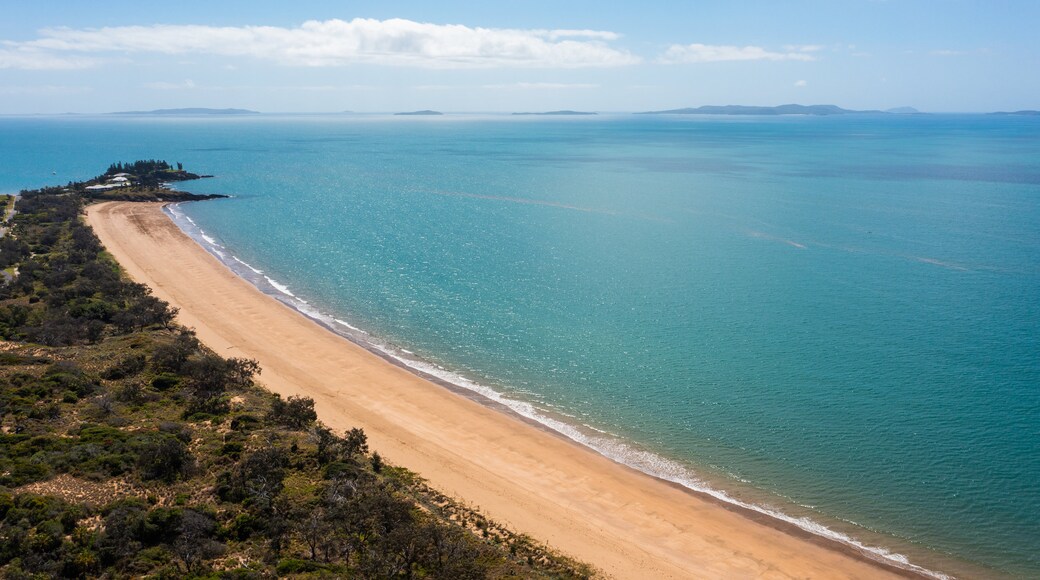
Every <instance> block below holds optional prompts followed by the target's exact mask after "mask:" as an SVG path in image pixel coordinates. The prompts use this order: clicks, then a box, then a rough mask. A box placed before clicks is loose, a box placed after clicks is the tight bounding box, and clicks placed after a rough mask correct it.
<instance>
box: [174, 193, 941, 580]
mask: <svg viewBox="0 0 1040 580" xmlns="http://www.w3.org/2000/svg"><path fill="white" fill-rule="evenodd" d="M180 203H185V202H180ZM180 203H173V204H169V205H166V206H165V207H164V211H165V213H166V214H167V215H168V216H169V217H170V218H171V219H172V220H173V222H174V223H175V224H176V225H177V226H178V227H179V228H180V229H181V230H182V231H183V232H184V233H185V234H187V235H188V236H189V237H191V238H192V239H193V240H195V241H196V243H198V244H199V245H200V246H201V247H202V248H204V249H205V250H206V251H207V252H209V253H210V254H212V255H214V256H215V257H216V258H217V259H218V260H220V262H221V263H223V264H224V265H225V266H226V267H228V268H229V269H230V270H231V271H232V272H234V273H235V274H236V275H238V276H239V277H241V278H243V279H245V280H246V281H248V282H249V283H251V284H252V285H254V286H256V287H257V288H258V289H259V290H261V291H262V292H264V293H265V294H268V295H270V296H272V297H274V298H275V299H277V300H279V301H280V302H282V303H283V304H285V305H287V306H289V307H291V308H293V309H295V310H296V311H298V312H299V313H300V314H303V315H304V316H306V317H308V318H310V319H311V320H313V321H315V322H317V323H319V324H320V325H322V326H324V327H325V328H327V329H329V330H330V331H332V332H335V333H336V334H339V335H340V336H343V337H344V338H346V339H348V340H350V341H352V342H354V343H355V344H358V345H359V346H361V347H363V348H365V349H367V350H369V351H372V352H374V353H376V354H379V355H380V356H382V357H384V358H386V359H388V360H390V361H391V362H393V363H395V364H398V365H400V366H404V367H406V368H408V369H410V370H412V371H413V372H415V374H418V375H419V376H422V377H423V378H427V379H433V380H434V382H439V383H444V384H447V385H450V386H452V387H455V388H456V389H461V390H463V391H466V392H469V393H473V394H475V395H478V397H477V400H481V399H483V400H486V401H491V402H493V403H496V404H497V405H500V406H502V407H505V408H507V409H508V410H510V411H512V412H513V413H515V414H517V415H519V416H521V417H523V418H525V419H527V420H529V421H533V422H535V423H537V424H539V425H541V426H543V427H545V428H547V429H550V430H551V431H553V432H556V433H558V434H560V435H562V436H564V437H566V438H567V439H570V440H572V441H574V442H576V443H579V444H581V445H583V446H585V447H587V448H589V449H592V450H593V451H595V452H596V453H598V454H600V455H602V456H604V457H606V458H608V459H611V460H612V461H615V462H617V463H619V464H622V465H625V466H628V467H631V468H633V469H636V470H638V471H640V472H642V473H645V474H647V475H650V476H652V477H656V478H658V479H661V480H664V481H668V482H671V483H675V484H678V485H680V486H682V487H684V488H687V489H689V490H691V491H694V492H697V493H701V494H705V495H707V496H710V497H712V498H714V499H716V500H718V501H720V502H723V503H725V504H729V505H732V506H736V507H738V508H741V509H744V510H749V511H752V512H756V513H759V514H762V515H765V516H768V517H770V518H773V519H775V520H777V521H779V522H783V523H786V524H789V525H793V526H795V527H797V528H799V529H801V530H803V531H805V532H808V533H811V534H814V535H817V536H820V537H823V538H826V539H828V540H832V541H835V542H838V543H840V544H843V545H846V546H849V547H852V548H854V549H855V550H857V551H859V552H861V553H863V554H864V555H865V556H867V557H869V558H871V559H873V560H876V561H879V562H883V563H886V564H889V565H893V566H895V567H898V568H902V569H905V570H908V571H911V572H914V573H917V574H920V575H923V576H927V577H931V578H939V579H948V578H950V577H949V576H947V575H945V574H942V573H940V572H936V571H933V570H929V569H927V568H923V567H921V566H917V565H915V564H912V563H911V562H910V561H909V559H908V558H907V556H905V555H903V554H900V553H897V552H893V551H891V550H888V549H886V548H884V547H881V546H871V545H867V544H865V543H863V542H861V541H859V540H857V539H855V538H854V537H852V536H850V535H848V534H846V533H843V532H840V531H837V530H834V529H831V528H829V527H827V526H826V525H824V524H822V523H820V522H817V521H815V520H813V519H811V518H809V517H799V516H792V515H789V514H786V513H784V512H783V511H781V510H780V509H777V508H775V507H771V506H768V505H761V504H757V503H753V502H749V501H744V500H742V499H739V498H737V497H734V496H733V495H732V494H730V493H728V492H726V491H724V490H722V489H720V488H718V487H715V486H712V485H710V484H709V483H708V482H706V481H705V480H704V479H702V478H701V477H699V476H697V474H696V473H694V472H693V471H692V470H691V469H690V468H689V467H687V466H685V465H683V464H681V463H679V462H677V461H674V460H671V459H668V458H666V457H662V456H660V455H658V454H655V453H653V452H650V451H646V450H642V449H639V448H637V447H636V446H634V445H633V444H631V443H629V442H626V441H624V440H622V439H621V438H619V437H616V436H612V435H610V434H609V433H606V432H604V431H602V430H599V429H596V428H594V427H591V426H587V425H583V424H577V425H576V424H573V423H569V422H566V421H564V420H561V419H560V418H558V416H559V415H560V413H549V412H548V411H546V410H543V409H539V408H538V407H536V406H535V405H534V404H532V403H530V402H526V401H521V400H517V399H512V398H509V397H507V396H505V395H503V394H502V393H500V392H498V391H496V390H495V389H493V388H491V387H489V386H487V385H483V384H480V383H477V382H474V381H472V380H470V379H468V378H466V377H465V376H462V375H461V374H458V373H455V372H453V371H451V370H449V369H446V368H444V367H443V366H440V365H437V364H435V363H431V362H428V361H425V360H422V359H421V358H419V357H417V356H415V355H414V353H412V352H411V351H408V350H406V349H404V348H401V347H398V346H395V345H393V344H390V343H388V342H386V341H383V340H381V339H379V338H377V337H374V336H373V335H371V334H370V333H368V332H366V331H364V330H363V329H361V328H358V327H357V326H354V325H352V324H350V323H349V322H347V321H344V320H341V319H339V318H335V317H333V316H331V315H329V314H326V313H324V312H321V311H320V310H318V309H317V308H315V307H313V306H312V305H310V304H309V303H308V302H307V301H306V300H303V299H302V298H300V297H298V296H297V295H296V294H294V293H293V292H292V290H291V289H290V287H289V286H288V285H286V284H284V283H282V282H279V281H277V280H275V279H273V278H271V277H270V276H268V275H266V274H265V273H264V272H263V271H262V270H260V269H257V268H255V267H253V266H251V265H249V264H248V263H246V262H245V261H243V260H241V259H240V258H238V257H237V256H235V255H233V254H231V253H230V251H229V250H228V248H227V247H226V246H224V245H223V244H221V243H220V242H218V241H217V240H216V239H214V238H213V237H212V236H210V235H208V234H206V233H205V232H204V231H203V230H202V229H201V228H200V227H199V226H198V224H197V223H196V222H195V221H194V220H192V219H191V218H190V217H189V216H187V215H186V214H184V212H183V211H181V210H180V208H179V207H178V206H179V205H180ZM229 256H230V259H229ZM805 507H808V506H805ZM849 523H850V524H852V525H857V524H855V522H849Z"/></svg>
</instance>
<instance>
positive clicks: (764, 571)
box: [87, 202, 901, 579]
mask: <svg viewBox="0 0 1040 580" xmlns="http://www.w3.org/2000/svg"><path fill="white" fill-rule="evenodd" d="M87 221H88V222H89V223H90V225H91V226H93V228H94V231H95V232H96V233H97V235H98V236H99V237H100V238H101V241H102V242H103V243H104V245H105V247H106V248H107V249H108V251H109V252H111V253H112V254H113V255H114V256H115V258H116V259H117V260H118V261H119V263H120V264H122V266H123V267H124V268H125V269H126V271H127V272H128V273H129V275H130V276H131V277H132V278H133V279H134V280H137V281H138V282H142V283H144V284H147V285H148V286H150V287H151V288H152V289H153V290H154V292H155V294H156V295H157V296H159V297H160V298H162V299H163V300H167V301H169V302H170V303H172V304H173V305H175V306H177V307H179V308H180V314H179V316H178V320H179V322H180V323H181V324H183V325H185V326H188V327H191V328H194V329H195V330H196V331H197V333H198V337H199V338H200V339H201V340H202V341H203V342H204V343H205V344H207V345H208V346H209V347H210V348H212V349H213V350H215V351H216V352H217V353H220V354H222V355H224V356H239V357H249V358H255V359H256V360H258V361H259V362H260V364H261V366H262V368H263V371H262V375H261V377H260V379H261V381H262V383H263V384H264V385H265V386H266V387H268V388H269V389H271V390H273V391H275V392H278V393H281V394H283V395H293V394H298V395H306V396H309V397H313V398H314V401H315V406H316V409H317V411H318V415H319V417H320V418H321V420H322V421H323V422H325V423H326V424H327V425H329V426H330V427H332V428H334V429H337V430H342V429H345V428H349V427H355V426H357V427H362V428H364V430H365V432H366V433H367V434H368V436H369V441H370V444H371V447H372V449H375V450H378V451H379V453H380V454H381V455H383V456H384V457H385V458H386V459H388V460H389V461H391V462H393V463H395V464H398V465H402V466H405V467H408V468H409V469H412V470H414V471H417V472H418V473H419V474H421V475H422V476H423V477H425V478H427V479H428V480H429V481H430V483H431V484H432V485H433V486H434V487H436V488H438V489H440V490H442V491H443V492H445V493H448V494H451V495H454V496H456V497H459V498H462V499H464V500H465V501H467V502H469V503H470V504H471V505H474V506H477V507H479V508H480V509H481V510H482V511H483V512H484V513H485V514H486V515H488V516H489V517H491V518H493V519H495V520H498V521H500V522H502V523H505V524H507V525H509V526H510V527H512V528H513V529H515V530H517V531H519V532H523V533H527V534H529V535H531V536H532V537H534V538H536V539H538V540H541V541H543V542H546V543H548V544H549V545H551V546H553V547H555V548H557V549H560V550H562V551H564V552H566V553H568V554H571V555H573V556H574V557H576V558H578V559H581V560H583V561H586V562H588V563H591V564H593V565H594V566H596V567H597V568H599V569H600V570H601V571H602V572H604V573H606V574H607V575H609V576H613V577H618V578H639V579H645V578H828V579H832V578H833V579H837V578H886V577H891V576H895V575H897V574H898V572H897V571H895V570H891V569H887V568H884V567H881V566H879V565H876V564H874V563H872V562H869V561H867V560H866V559H864V558H863V557H862V556H860V555H858V554H856V553H855V552H854V551H852V550H851V549H847V548H842V547H840V546H839V545H838V544H835V543H832V542H827V541H824V540H821V539H814V537H812V536H807V535H806V534H798V533H788V532H790V531H791V530H784V529H782V528H783V526H778V525H776V524H775V523H770V522H764V521H760V520H761V518H755V519H752V518H749V517H746V516H745V515H743V514H741V513H737V512H734V511H732V510H731V509H727V508H726V507H723V506H722V505H720V504H718V503H717V502H715V501H713V500H709V499H707V498H705V497H702V496H700V495H698V494H694V493H690V492H688V491H686V490H683V489H679V488H677V487H676V486H672V485H670V484H667V483H664V482H662V481H659V480H656V479H654V478H652V477H649V476H646V475H644V474H642V473H639V472H637V471H635V470H632V469H629V468H627V467H624V466H621V465H619V464H616V463H614V462H612V461H610V460H608V459H605V458H603V457H602V456H600V455H597V454H596V453H594V452H592V451H590V450H588V449H586V448H584V447H582V446H580V445H577V444H575V443H572V442H570V441H568V440H565V439H563V438H561V437H559V436H557V435H554V434H552V433H549V432H546V431H545V430H542V429H539V428H536V427H534V426H532V425H530V424H528V423H525V422H524V421H522V420H520V419H518V418H515V417H512V416H509V415H507V414H505V413H502V412H499V411H495V410H492V409H490V408H487V407H485V406H483V405H481V404H478V403H476V402H474V401H472V400H469V399H467V398H465V397H462V396H460V395H457V394H455V393H452V392H450V391H449V390H447V389H445V388H444V387H441V386H438V385H435V384H433V383H431V382H428V381H426V380H424V379H422V378H420V377H418V376H416V375H413V374H411V373H409V372H407V371H405V370H404V369H401V368H399V367H397V366H395V365H393V364H390V363H389V362H387V361H386V360H383V359H382V358H379V357H378V356H375V355H374V354H372V353H370V352H368V351H366V350H365V349H363V348H361V347H359V346H357V345H355V344H353V343H351V342H349V341H347V340H345V339H343V338H341V337H339V336H337V335H335V334H333V333H332V332H330V331H328V330H326V329H324V328H322V327H321V326H319V325H317V324H315V323H314V322H312V321H311V320H308V319H307V318H305V317H303V316H302V315H300V314H298V313H297V312H295V311H293V310H291V309H290V308H288V307H286V306H284V305H282V304H281V303H279V302H278V301H277V300H275V299H273V298H271V297H269V296H267V295H265V294H263V293H262V292H260V291H259V290H257V289H256V288H255V287H253V286H252V285H250V284H249V283H247V282H245V281H244V280H242V279H240V278H238V277H237V276H235V275H234V274H233V273H232V272H231V271H230V270H228V269H227V268H225V267H224V266H223V265H222V264H221V263H220V262H219V261H217V260H216V259H215V258H213V257H212V256H210V255H209V254H208V253H206V251H205V250H203V249H202V248H201V247H200V246H198V245H197V244H196V243H195V242H194V241H193V240H191V239H190V238H189V237H188V236H186V235H185V234H184V233H182V232H181V231H180V230H179V229H178V228H177V227H176V226H175V225H174V224H173V222H172V221H171V220H170V219H169V218H167V216H166V215H165V214H164V213H163V212H162V210H161V204H142V203H124V202H108V203H102V204H98V205H94V206H91V207H90V208H88V210H87ZM899 575H901V574H899Z"/></svg>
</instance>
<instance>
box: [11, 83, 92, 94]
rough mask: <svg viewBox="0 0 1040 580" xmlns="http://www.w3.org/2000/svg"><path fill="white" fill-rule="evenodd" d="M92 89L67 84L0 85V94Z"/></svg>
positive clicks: (68, 91) (51, 92) (55, 92)
mask: <svg viewBox="0 0 1040 580" xmlns="http://www.w3.org/2000/svg"><path fill="white" fill-rule="evenodd" d="M93 90H94V89H92V88H90V87H82V86H68V85H33V86H24V85H23V86H18V85H8V86H2V85H0V95H47V96H51V95H74V94H80V93H89V92H91V91H93Z"/></svg>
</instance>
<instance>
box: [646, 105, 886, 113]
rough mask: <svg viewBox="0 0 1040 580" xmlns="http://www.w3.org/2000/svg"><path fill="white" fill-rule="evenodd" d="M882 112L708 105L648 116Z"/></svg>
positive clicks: (827, 106)
mask: <svg viewBox="0 0 1040 580" xmlns="http://www.w3.org/2000/svg"><path fill="white" fill-rule="evenodd" d="M880 112H881V111H852V110H849V109H842V108H841V107H838V106H835V105H779V106H776V107H748V106H744V105H723V106H716V105H706V106H703V107H697V108H685V109H671V110H668V111H649V112H647V113H643V114H646V115H848V114H854V113H880Z"/></svg>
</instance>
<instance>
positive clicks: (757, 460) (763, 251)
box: [0, 115, 1040, 576]
mask: <svg viewBox="0 0 1040 580" xmlns="http://www.w3.org/2000/svg"><path fill="white" fill-rule="evenodd" d="M141 157H144V158H152V157H158V158H165V159H166V160H168V161H170V162H176V161H180V162H183V163H184V164H185V166H186V168H188V169H190V170H192V171H196V172H199V173H207V174H215V175H217V177H216V178H214V179H210V180H203V181H198V182H192V183H190V184H185V187H186V188H188V189H189V190H191V191H194V192H198V193H224V194H231V195H234V196H235V197H234V198H232V199H228V200H220V201H213V202H205V203H197V204H184V205H180V206H177V207H176V208H174V213H175V215H177V216H178V218H179V223H181V224H182V225H184V227H186V228H187V229H189V230H190V231H192V232H193V233H194V234H195V235H196V236H197V237H198V239H200V240H202V241H203V242H204V243H206V245H208V246H209V249H210V250H211V251H217V252H219V253H220V255H222V257H223V259H224V260H225V261H226V262H227V263H229V264H231V265H233V266H235V267H236V269H237V271H239V272H240V273H242V274H243V275H244V276H246V277H248V278H250V279H251V280H253V281H254V282H255V283H257V284H258V285H259V286H260V287H261V288H263V289H265V290H266V291H269V292H271V293H272V294H277V295H279V296H280V298H281V299H283V300H285V301H288V302H290V303H293V304H294V305H296V306H297V307H300V308H301V309H303V310H305V311H307V312H308V313H310V314H311V315H313V316H318V317H320V318H322V319H323V320H324V321H325V322H326V323H328V324H329V325H330V326H332V327H333V328H337V329H338V330H340V331H342V332H345V333H347V334H351V335H352V336H353V337H354V338H355V339H357V340H361V341H367V342H369V343H370V344H373V345H375V346H376V347H377V348H381V349H383V350H385V351H386V352H388V353H390V354H392V355H394V356H397V357H400V358H402V359H404V360H406V361H408V364H411V365H413V366H416V367H419V368H422V369H425V370H426V371H428V372H430V373H434V374H437V375H439V376H443V377H446V378H450V379H452V380H454V381H456V382H460V383H464V384H465V386H468V387H470V388H474V389H478V390H482V389H484V392H485V393H486V394H488V395H490V396H491V397H495V398H499V399H500V400H502V401H505V402H506V403H507V404H510V405H511V406H513V407H514V408H516V409H517V410H518V411H519V412H521V413H524V414H528V415H530V416H535V417H537V418H538V419H539V420H542V421H544V422H547V423H549V424H552V425H554V426H556V427H557V428H559V429H561V430H563V431H565V432H566V433H567V434H568V435H570V436H572V437H574V438H576V439H579V440H581V441H583V442H586V443H587V444H590V445H593V446H595V447H597V448H598V449H600V451H601V452H604V453H606V454H608V455H610V456H612V457H615V458H616V459H618V460H621V461H625V462H628V463H631V464H635V465H637V466H638V467H640V468H641V469H644V470H646V471H649V472H651V473H655V474H657V475H660V476H663V477H666V478H669V479H672V480H675V481H680V482H683V483H684V484H686V485H689V486H691V487H695V488H700V489H709V488H710V489H712V490H723V491H724V492H725V494H726V495H727V497H730V498H733V499H735V500H737V501H742V502H745V503H747V504H750V505H755V506H767V508H768V509H771V510H779V511H781V512H783V513H784V514H787V515H788V516H790V517H792V518H809V519H811V520H812V522H815V523H817V524H820V525H824V526H826V527H827V528H828V529H829V530H831V532H826V533H832V534H834V535H837V534H844V535H848V536H851V537H852V538H855V539H856V541H857V542H861V543H864V544H867V545H870V546H879V547H881V548H883V549H885V550H888V551H892V552H898V553H902V554H907V555H909V557H910V560H911V561H913V562H914V563H915V564H920V565H923V566H925V567H928V568H938V569H942V570H953V571H957V570H964V569H967V568H963V567H962V566H965V565H967V566H970V565H979V566H983V567H986V568H990V569H993V570H996V571H1000V572H1004V573H1010V574H1016V575H1023V576H1034V575H1040V557H1038V556H1037V550H1036V547H1037V545H1038V542H1040V518H1038V516H1037V514H1040V487H1038V486H1037V484H1036V482H1037V481H1040V453H1038V451H1037V449H1038V445H1040V389H1038V385H1040V352H1038V350H1040V348H1038V336H1040V299H1038V298H1037V297H1038V296H1040V119H1036V118H1028V117H1004V116H982V115H977V116H970V115H965V116H955V115H932V116H897V115H857V116H842V117H775V118H772V117H771V118H731V117H725V118H717V117H700V116H697V117H689V116H671V115H661V116H629V115H613V116H612V115H597V116H594V117H592V116H590V117H575V118H560V117H543V116H530V117H528V116H524V117H513V116H497V117H496V116H486V117H481V116H451V115H445V116H440V117H430V118H416V117H393V116H334V117H307V116H296V117H268V116H253V117H248V118H216V119H163V118H112V117H109V118H50V119H49V118H38V119H25V118H0V169H2V171H0V191H16V190H18V189H21V188H25V187H36V186H40V185H45V184H51V183H64V182H66V181H68V180H71V179H80V178H85V177H89V176H92V175H94V174H96V173H98V172H100V171H101V170H102V169H103V168H105V167H107V166H108V164H109V163H111V162H113V161H116V160H123V161H129V160H132V159H136V158H141ZM52 172H54V173H55V174H54V175H52ZM188 218H190V221H189V219H188ZM200 230H201V231H200ZM201 232H205V236H206V238H202V237H201V236H202V233H201ZM207 239H208V240H209V242H206V240H207ZM246 265H248V266H249V267H246ZM337 321H338V322H337ZM348 324H349V325H350V326H349V327H348V326H347V325H348ZM350 327H353V330H352V329H351V328H350ZM767 508H763V509H767ZM799 523H801V524H802V525H805V526H812V525H816V524H810V523H808V522H807V521H801V520H800V521H799ZM958 560H966V561H967V562H969V564H964V563H963V562H959V561H958Z"/></svg>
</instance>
